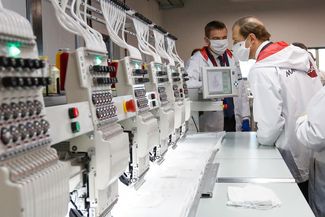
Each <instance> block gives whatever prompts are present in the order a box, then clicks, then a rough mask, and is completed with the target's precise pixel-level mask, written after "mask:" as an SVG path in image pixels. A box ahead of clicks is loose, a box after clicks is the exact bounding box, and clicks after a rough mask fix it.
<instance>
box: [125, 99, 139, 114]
mask: <svg viewBox="0 0 325 217" xmlns="http://www.w3.org/2000/svg"><path fill="white" fill-rule="evenodd" d="M124 112H136V105H135V102H134V100H133V99H130V100H128V101H126V102H125V103H124Z"/></svg>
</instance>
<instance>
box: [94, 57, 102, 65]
mask: <svg viewBox="0 0 325 217" xmlns="http://www.w3.org/2000/svg"><path fill="white" fill-rule="evenodd" d="M95 64H96V65H100V64H102V59H101V58H100V57H96V58H95Z"/></svg>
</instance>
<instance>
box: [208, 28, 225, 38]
mask: <svg viewBox="0 0 325 217" xmlns="http://www.w3.org/2000/svg"><path fill="white" fill-rule="evenodd" d="M227 33H228V31H227V29H213V30H211V31H210V36H216V35H224V34H227Z"/></svg>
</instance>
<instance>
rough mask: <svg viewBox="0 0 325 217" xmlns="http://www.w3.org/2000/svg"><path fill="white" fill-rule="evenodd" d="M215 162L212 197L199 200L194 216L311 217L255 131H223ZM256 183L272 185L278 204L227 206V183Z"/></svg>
mask: <svg viewBox="0 0 325 217" xmlns="http://www.w3.org/2000/svg"><path fill="white" fill-rule="evenodd" d="M214 162H216V163H218V164H219V169H218V174H217V183H216V184H215V186H214V190H213V197H212V198H202V199H201V200H200V203H199V206H198V210H197V213H196V217H210V216H211V217H260V216H263V217H288V216H295V217H314V214H313V212H312V211H311V209H310V207H309V206H308V203H307V202H306V200H305V199H304V197H303V195H302V193H301V192H300V189H299V188H298V185H297V184H296V183H295V182H294V178H293V177H292V175H291V173H290V171H289V169H288V168H287V166H286V164H285V162H284V160H283V159H282V157H281V155H280V153H279V151H278V150H277V149H276V148H275V147H274V146H261V145H259V144H258V143H257V140H256V133H254V132H251V133H227V134H226V135H225V137H224V140H223V142H222V144H221V147H220V150H219V152H218V153H217V155H216V158H215V161H214ZM248 183H252V184H258V185H261V186H264V187H267V188H270V189H272V190H273V191H274V192H275V194H276V195H277V196H278V197H279V199H280V200H281V202H282V205H281V206H280V207H277V208H273V209H270V210H255V209H246V208H239V207H229V206H227V205H226V203H227V200H228V195H227V190H228V186H245V185H247V184H248Z"/></svg>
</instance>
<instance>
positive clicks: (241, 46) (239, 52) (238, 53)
mask: <svg viewBox="0 0 325 217" xmlns="http://www.w3.org/2000/svg"><path fill="white" fill-rule="evenodd" d="M245 42H246V40H245V41H241V42H238V43H236V44H235V45H234V46H233V47H232V50H233V53H234V57H235V58H238V60H240V61H248V60H249V51H250V47H249V48H246V47H245Z"/></svg>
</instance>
